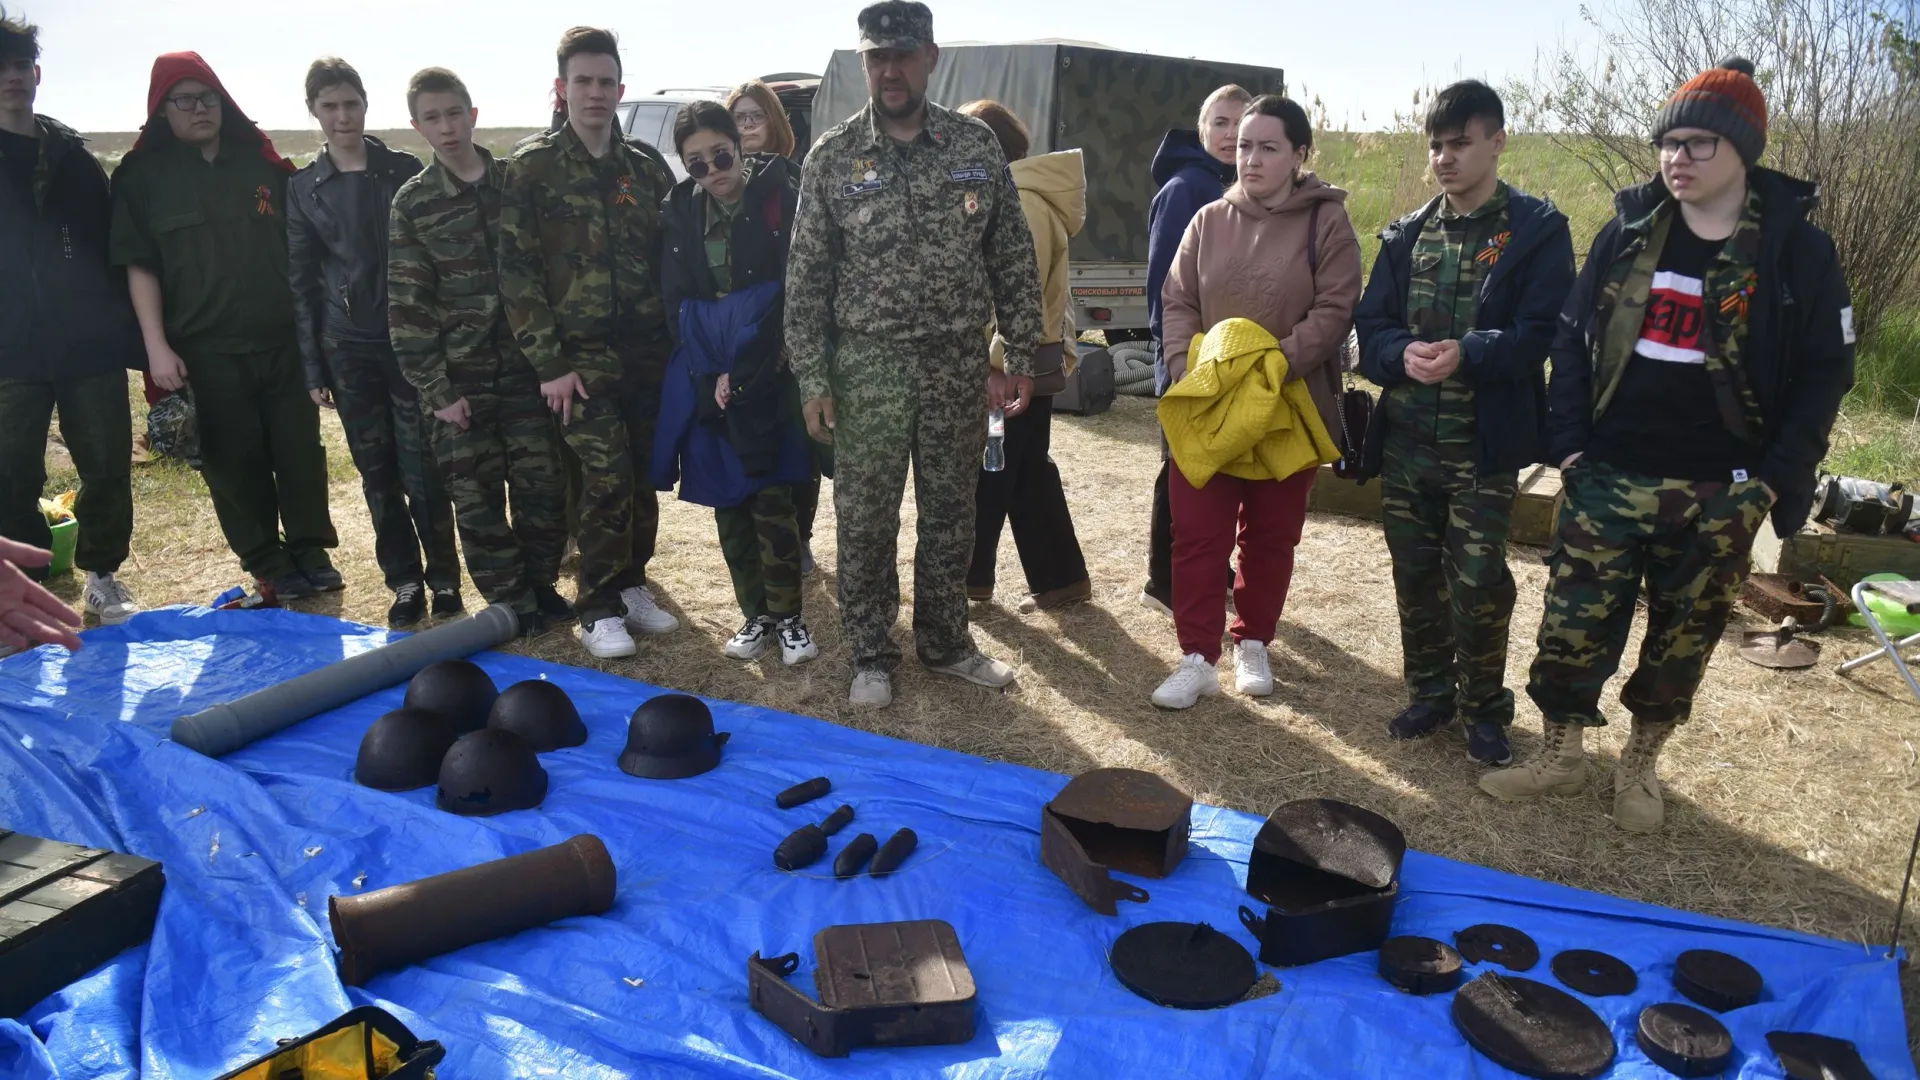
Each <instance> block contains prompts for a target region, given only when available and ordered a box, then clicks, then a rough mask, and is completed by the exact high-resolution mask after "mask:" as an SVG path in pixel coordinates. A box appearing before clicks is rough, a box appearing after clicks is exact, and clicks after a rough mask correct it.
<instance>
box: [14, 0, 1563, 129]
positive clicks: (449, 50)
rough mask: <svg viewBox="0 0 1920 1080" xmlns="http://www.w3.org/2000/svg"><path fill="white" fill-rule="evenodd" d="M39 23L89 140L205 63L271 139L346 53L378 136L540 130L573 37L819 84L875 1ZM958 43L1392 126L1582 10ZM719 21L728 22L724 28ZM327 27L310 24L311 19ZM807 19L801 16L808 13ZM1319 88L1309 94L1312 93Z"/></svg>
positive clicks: (641, 68)
mask: <svg viewBox="0 0 1920 1080" xmlns="http://www.w3.org/2000/svg"><path fill="white" fill-rule="evenodd" d="M0 3H4V4H5V6H6V7H7V8H8V9H9V10H10V11H11V12H12V13H13V14H15V15H17V16H25V17H26V18H27V19H29V20H30V21H32V22H35V23H37V24H38V25H39V26H40V28H41V37H40V40H41V48H42V57H41V66H42V71H43V75H42V82H41V87H40V96H39V100H38V103H37V105H36V109H37V111H39V112H42V113H45V114H47V115H50V116H53V117H55V118H57V119H59V120H61V121H63V122H65V123H67V124H69V125H71V126H72V127H74V128H77V129H78V130H80V131H89V132H92V131H98V132H105V131H130V130H132V129H134V128H137V127H139V125H140V121H141V119H142V116H141V113H142V110H143V109H144V108H145V104H146V96H147V77H148V72H149V71H150V70H151V68H152V64H153V58H154V56H156V55H157V54H159V53H163V52H170V51H174V50H180V49H193V50H195V51H197V52H199V53H200V55H202V56H203V57H205V58H206V59H207V62H208V63H209V64H211V65H212V66H213V69H214V71H215V72H217V73H218V74H219V75H220V78H221V80H222V81H223V82H224V83H225V84H226V86H227V89H228V91H229V92H230V93H232V95H233V96H234V99H235V100H236V101H237V102H238V103H239V105H240V107H241V108H242V109H244V110H245V111H246V112H247V113H248V114H249V115H251V116H252V117H253V118H254V119H255V120H256V121H257V122H259V123H261V124H262V125H263V126H265V127H268V128H275V129H282V130H286V129H294V130H297V129H300V128H311V129H314V130H316V132H317V125H315V124H314V122H313V121H312V119H311V118H310V117H308V115H307V113H306V108H305V102H304V100H303V98H304V93H303V90H302V81H303V78H304V76H305V74H306V68H307V64H308V63H309V62H311V61H312V60H313V59H314V58H315V57H318V56H323V55H327V54H337V55H339V56H342V57H345V58H346V59H347V60H348V61H349V62H350V63H352V64H353V65H354V67H355V68H357V69H358V70H359V71H360V74H361V76H362V78H363V79H364V80H365V81H366V84H367V93H368V97H369V99H370V102H369V104H370V109H369V113H368V117H367V124H368V127H370V128H375V129H378V128H396V127H404V126H406V122H407V115H406V96H405V91H406V83H407V77H408V76H409V75H411V74H412V73H413V72H414V71H416V70H418V69H420V68H423V67H429V66H433V65H440V66H444V67H449V68H452V69H453V70H454V71H456V72H458V73H459V74H460V76H461V78H463V79H464V80H465V81H466V83H467V85H468V87H469V88H470V89H471V90H472V92H473V95H474V103H475V104H476V105H477V106H479V108H480V124H481V126H483V127H489V126H491V127H523V126H535V125H540V124H544V123H545V121H546V118H547V92H548V90H549V89H550V88H551V86H552V83H553V49H554V45H555V43H556V42H557V41H558V39H559V36H560V32H561V31H562V30H564V29H566V28H567V27H569V26H573V25H576V24H583V23H584V24H588V25H595V26H605V27H609V28H611V29H613V30H614V31H616V32H617V33H618V34H619V35H620V42H621V51H622V59H623V60H624V62H625V65H626V85H627V93H628V94H629V95H639V94H646V93H651V92H652V91H654V90H656V89H659V88H661V87H668V86H713V85H729V84H733V83H738V82H740V81H743V80H745V79H747V78H752V77H755V76H759V75H766V74H771V73H773V72H782V71H806V72H813V73H816V74H817V73H819V72H820V71H821V70H823V69H824V68H825V66H826V62H827V58H828V57H829V56H830V55H831V54H832V51H833V50H834V49H836V48H849V47H851V46H852V45H853V44H854V40H855V28H854V17H855V15H856V14H857V13H858V12H859V9H860V7H861V6H862V4H861V3H860V2H859V0H854V2H846V0H824V2H820V0H813V2H809V0H782V2H779V3H774V2H770V0H732V3H730V4H727V5H713V4H710V3H704V2H703V3H687V4H666V3H659V2H655V0H641V2H635V0H627V2H623V3H611V2H606V0H565V2H554V0H544V2H541V0H534V2H529V0H440V2H435V3H418V2H415V0H325V2H322V3H300V2H298V0H296V2H294V3H286V2H284V0H282V2H262V0H0ZM930 6H931V7H932V8H933V14H934V30H935V33H936V35H937V36H938V37H939V38H941V39H943V40H946V41H960V40H971V41H1017V40H1026V39H1033V38H1074V39H1079V40H1085V41H1094V42H1098V43H1100V44H1103V45H1109V46H1112V47H1114V48H1119V49H1125V50H1129V51H1137V52H1149V53H1157V54H1160V55H1164V56H1191V57H1200V58H1204V59H1207V60H1215V61H1227V62H1237V63H1247V64H1261V65H1266V66H1274V67H1280V68H1282V69H1284V70H1285V71H1286V74H1287V82H1288V85H1289V87H1290V89H1291V90H1292V92H1293V93H1294V95H1295V96H1296V97H1303V98H1310V97H1318V98H1320V99H1321V101H1323V102H1324V103H1325V104H1326V106H1327V108H1328V110H1329V112H1330V116H1331V121H1332V124H1333V126H1334V127H1344V128H1348V129H1353V130H1367V129H1376V128H1379V127H1382V126H1385V125H1386V124H1387V123H1389V122H1390V121H1391V117H1392V113H1393V111H1394V110H1395V109H1396V108H1399V109H1406V108H1407V107H1409V106H1410V105H1411V103H1412V100H1413V94H1414V92H1415V90H1417V89H1419V88H1420V87H1423V86H1434V85H1440V84H1443V83H1446V82H1451V81H1452V80H1454V79H1456V78H1461V77H1465V76H1473V77H1478V78H1484V79H1488V80H1489V81H1492V82H1494V83H1495V84H1496V85H1498V84H1499V82H1500V81H1503V80H1505V79H1506V78H1508V77H1510V76H1514V75H1526V74H1529V73H1531V71H1532V70H1533V65H1534V61H1535V56H1536V54H1537V53H1538V52H1539V51H1541V50H1543V49H1551V48H1552V47H1553V46H1554V45H1556V44H1557V43H1558V42H1559V41H1561V40H1562V39H1563V38H1564V37H1566V36H1568V35H1573V36H1580V34H1581V31H1582V29H1583V28H1582V27H1581V25H1580V20H1579V6H1580V4H1579V0H1525V2H1514V0H1495V2H1494V3H1491V4H1489V5H1487V7H1486V8H1481V9H1475V10H1474V12H1473V18H1472V25H1471V28H1470V29H1465V30H1462V31H1458V32H1446V33H1433V32H1427V31H1426V30H1424V29H1423V28H1427V27H1432V26H1434V25H1436V24H1437V23H1438V21H1439V19H1438V13H1439V9H1436V8H1435V7H1434V6H1433V5H1432V4H1430V3H1415V2H1413V0H1364V2H1359V3H1355V2H1345V3H1342V2H1339V0H1333V2H1328V0H1313V2H1306V3H1302V2H1299V0H1281V2H1276V0H1213V2H1211V3H1201V4H1191V5H1186V4H1179V3H1169V2H1166V0H1160V2H1157V3H1146V2H1142V0H1048V2H1046V3H1035V2H1033V0H971V2H969V3H965V4H959V3H952V2H949V0H934V2H932V3H931V4H930ZM716 8H721V9H723V10H724V11H726V12H727V13H728V14H727V15H726V16H725V17H724V18H723V17H720V16H718V15H717V13H716ZM303 10H304V11H309V12H311V14H308V15H305V16H304V17H302V16H301V14H300V13H301V12H302V11H303ZM803 11H804V12H806V13H807V14H804V15H802V14H800V13H801V12H803ZM1303 86H1304V88H1305V93H1304V94H1303V93H1302V87H1303Z"/></svg>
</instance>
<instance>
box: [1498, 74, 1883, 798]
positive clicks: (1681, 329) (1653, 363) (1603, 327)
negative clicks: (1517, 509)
mask: <svg viewBox="0 0 1920 1080" xmlns="http://www.w3.org/2000/svg"><path fill="white" fill-rule="evenodd" d="M1653 134H1654V144H1655V146H1656V147H1657V148H1658V151H1659V158H1660V175H1659V176H1657V177H1655V178H1654V179H1652V180H1649V181H1647V182H1646V183H1644V184H1642V185H1640V186H1638V187H1635V188H1629V189H1627V190H1625V191H1622V192H1620V194H1619V195H1617V196H1616V197H1615V200H1614V205H1615V207H1616V209H1617V214H1616V216H1615V217H1614V219H1613V221H1612V222H1610V223H1609V224H1608V225H1607V226H1606V228H1604V229H1602V230H1601V231H1600V235H1599V236H1598V237H1596V238H1595V239H1594V242H1593V248H1592V250H1591V251H1590V252H1589V254H1588V256H1587V262H1586V266H1585V267H1584V269H1582V271H1581V273H1580V277H1579V280H1578V281H1577V282H1576V283H1575V285H1574V289H1573V294H1572V295H1571V296H1570V297H1569V298H1568V300H1567V304H1566V306H1565V308H1564V309H1563V310H1562V312H1561V315H1560V330H1559V334H1558V336H1557V337H1556V339H1555V341H1554V345H1553V350H1552V354H1551V358H1552V363H1553V378H1552V381H1551V384H1550V388H1549V391H1548V393H1549V401H1548V423H1547V427H1548V436H1547V437H1548V447H1549V455H1550V456H1549V460H1551V461H1553V462H1555V463H1557V464H1559V465H1560V468H1561V470H1562V472H1563V475H1564V480H1565V498H1566V502H1565V506H1564V507H1563V508H1562V510H1561V512H1560V527H1559V534H1558V536H1557V538H1556V540H1555V543H1554V547H1553V551H1552V566H1553V570H1552V577H1551V580H1550V581H1549V583H1548V586H1547V597H1546V612H1545V615H1544V617H1543V618H1542V620H1541V623H1540V637H1539V653H1538V655H1537V656H1536V657H1535V659H1534V662H1533V671H1532V676H1531V679H1530V680H1529V682H1528V686H1527V693H1528V694H1529V695H1530V696H1532V698H1533V700H1534V702H1535V703H1536V704H1538V705H1539V706H1540V711H1541V712H1542V713H1543V714H1544V716H1545V721H1546V732H1545V739H1544V741H1543V745H1542V746H1541V748H1540V751H1539V753H1538V754H1537V755H1536V756H1534V757H1533V758H1532V759H1531V760H1529V761H1527V762H1526V763H1524V764H1521V765H1517V766H1515V767H1513V768H1510V769H1504V770H1501V771H1499V772H1495V773H1490V774H1488V775H1487V776H1485V777H1483V778H1482V779H1481V781H1480V787H1481V788H1482V789H1483V790H1485V791H1486V792H1487V793H1488V794H1490V795H1493V796H1495V797H1496V798H1500V799H1504V800H1508V801H1517V800H1520V799H1526V798H1532V797H1534V796H1538V795H1545V794H1571V793H1573V792H1576V791H1578V790H1579V789H1580V788H1581V787H1582V786H1583V784H1584V783H1585V781H1586V760H1585V752H1584V749H1583V747H1582V745H1581V744H1582V736H1583V735H1584V734H1585V730H1586V729H1587V728H1588V727H1597V726H1600V725H1602V724H1604V723H1606V720H1605V719H1604V718H1603V717H1602V716H1601V714H1600V691H1601V688H1602V686H1603V685H1604V684H1605V683H1606V681H1607V679H1608V678H1609V677H1611V676H1612V675H1613V673H1614V671H1615V670H1616V669H1618V667H1619V664H1620V657H1621V654H1622V653H1623V652H1624V651H1625V649H1626V642H1627V634H1628V631H1629V630H1630V629H1631V628H1632V623H1633V613H1634V602H1635V599H1636V597H1637V596H1638V594H1639V591H1640V586H1641V581H1642V580H1643V579H1644V580H1645V582H1646V595H1647V631H1646V640H1645V641H1644V642H1643V643H1642V645H1641V648H1640V661H1639V665H1638V666H1637V667H1636V669H1635V670H1634V673H1633V675H1632V677H1631V678H1629V679H1628V680H1627V684H1626V686H1625V688H1624V689H1622V690H1621V692H1620V702H1621V704H1623V705H1625V706H1626V708H1627V712H1628V713H1629V714H1630V715H1631V717H1632V720H1633V730H1632V733H1631V735H1630V736H1629V738H1628V740H1627V745H1626V748H1625V749H1624V750H1623V751H1622V752H1621V755H1620V764H1619V766H1618V767H1617V768H1616V769H1615V770H1614V783H1613V820H1614V824H1616V825H1618V826H1619V827H1620V828H1622V829H1625V830H1627V831H1629V832H1641V833H1645V832H1653V831H1655V830H1657V829H1658V828H1660V825H1661V823H1662V821H1663V820H1664V817H1665V810H1664V805H1663V802H1662V799H1661V791H1660V782H1659V779H1658V777H1657V776H1656V775H1655V764H1656V762H1657V761H1658V758H1659V755H1660V751H1661V748H1662V747H1663V746H1664V745H1665V743H1666V741H1667V739H1668V738H1669V737H1670V736H1671V735H1672V734H1673V731H1674V728H1675V726H1676V725H1678V724H1680V723H1682V722H1684V721H1685V720H1686V719H1687V716H1688V714H1689V713H1690V712H1691V711H1692V708H1693V696H1694V692H1695V691H1696V690H1697V689H1698V688H1699V685H1700V680H1701V677H1702V676H1703V675H1704V674H1705V671H1706V666H1707V661H1708V660H1709V659H1710V658H1711V657H1712V655H1713V649H1714V646H1715V645H1717V644H1718V643H1719V640H1720V635H1721V633H1722V631H1724V630H1725V629H1726V624H1727V618H1728V615H1729V613H1730V612H1731V611H1732V608H1733V601H1734V597H1735V596H1736V595H1737V594H1738V592H1739V589H1740V583H1741V582H1742V580H1744V579H1745V577H1746V574H1747V553H1748V550H1749V549H1750V548H1751V547H1752V545H1753V540H1754V536H1755V534H1756V533H1757V532H1758V531H1759V529H1760V524H1761V522H1762V521H1764V520H1765V519H1766V518H1767V516H1768V515H1769V514H1771V515H1772V517H1773V528H1774V531H1775V532H1776V533H1778V534H1779V535H1780V536H1782V537H1785V536H1790V535H1792V534H1793V533H1794V532H1795V531H1796V530H1798V529H1799V528H1800V526H1801V525H1802V524H1803V523H1805V521H1806V519H1807V513H1808V511H1809V509H1810V508H1811V506H1812V503H1813V486H1814V477H1815V470H1816V469H1817V468H1818V467H1819V464H1820V460H1821V458H1823V457H1824V456H1825V455H1826V451H1827V435H1828V432H1829V431H1830V430H1831V428H1832V427H1833V420H1834V416H1835V414H1836V413H1837V412H1838V411H1839V407H1840V399H1841V397H1842V396H1843V395H1844V394H1845V393H1846V392H1847V389H1848V388H1849V387H1850V386H1852V385H1853V338H1854V335H1853V308H1852V307H1851V306H1850V303H1849V301H1848V298H1847V286H1846V279H1845V278H1844V277H1843V276H1842V274H1841V270H1840V264H1839V260H1838V258H1837V257H1836V255H1835V251H1834V245H1833V240H1832V239H1831V238H1830V237H1828V235H1827V234H1826V233H1824V232H1822V231H1821V230H1820V229H1819V228H1817V227H1815V226H1814V225H1813V224H1811V223H1810V222H1808V221H1807V214H1808V212H1809V211H1810V210H1811V209H1812V208H1813V206H1814V203H1815V200H1816V197H1817V193H1818V189H1817V188H1816V187H1815V186H1814V185H1812V184H1809V183H1806V182H1804V181H1801V180H1795V179H1792V178H1789V177H1786V176H1783V175H1781V174H1780V173H1777V172H1774V171H1772V170H1770V169H1763V168H1759V167H1758V165H1757V162H1758V161H1759V159H1760V154H1761V152H1762V151H1763V150H1764V149H1765V148H1766V139H1767V103H1766V99H1765V97H1764V96H1763V95H1762V94H1761V91H1760V87H1759V86H1758V84H1756V83H1755V81H1754V79H1753V65H1752V64H1751V63H1750V62H1748V61H1746V60H1743V59H1739V58H1735V59H1731V60H1728V61H1726V62H1724V63H1723V64H1721V65H1720V66H1719V67H1717V68H1713V69H1711V70H1709V71H1706V72H1703V73H1702V74H1700V75H1698V76H1695V77H1694V78H1693V79H1691V80H1689V81H1688V82H1687V83H1686V84H1685V85H1684V86H1682V87H1680V89H1679V90H1677V91H1675V92H1674V95H1673V96H1672V97H1671V98H1670V99H1668V101H1667V104H1666V106H1665V107H1664V108H1663V109H1661V111H1660V115H1659V117H1658V118H1657V120H1656V121H1655V124H1654V132H1653Z"/></svg>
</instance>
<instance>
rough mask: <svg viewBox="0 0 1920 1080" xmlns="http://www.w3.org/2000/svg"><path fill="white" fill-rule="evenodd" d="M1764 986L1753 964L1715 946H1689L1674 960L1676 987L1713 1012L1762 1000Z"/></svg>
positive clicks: (1743, 1006)
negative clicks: (1693, 947)
mask: <svg viewBox="0 0 1920 1080" xmlns="http://www.w3.org/2000/svg"><path fill="white" fill-rule="evenodd" d="M1762 985H1763V984H1762V982H1761V979H1760V973H1759V972H1758V971H1755V970H1754V969H1753V965H1752V964H1749V963H1747V962H1746V961H1745V960H1742V959H1740V958H1739V957H1737V956H1729V955H1727V954H1726V953H1723V952H1715V951H1714V950H1712V949H1690V950H1688V951H1686V952H1683V953H1681V954H1680V958H1679V959H1678V960H1676V961H1674V963H1673V988H1674V989H1675V990H1678V991H1680V993H1681V994H1683V995H1685V996H1686V998H1687V1000H1688V1001H1691V1002H1693V1003H1694V1004H1696V1005H1701V1006H1704V1007H1706V1008H1709V1009H1712V1010H1713V1011H1714V1012H1730V1011H1732V1010H1734V1009H1744V1008H1746V1007H1747V1006H1749V1005H1752V1004H1754V1003H1755V1002H1757V1001H1759V1000H1760V990H1761V987H1762Z"/></svg>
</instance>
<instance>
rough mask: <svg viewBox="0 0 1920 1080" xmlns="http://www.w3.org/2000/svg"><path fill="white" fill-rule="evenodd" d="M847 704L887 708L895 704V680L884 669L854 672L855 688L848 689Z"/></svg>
mask: <svg viewBox="0 0 1920 1080" xmlns="http://www.w3.org/2000/svg"><path fill="white" fill-rule="evenodd" d="M847 704H849V705H870V706H872V707H873V708H876V709H884V708H886V707H887V706H889V705H891V704H893V680H892V679H890V678H888V677H887V673H886V672H884V671H856V672H854V674H853V689H851V690H849V691H847Z"/></svg>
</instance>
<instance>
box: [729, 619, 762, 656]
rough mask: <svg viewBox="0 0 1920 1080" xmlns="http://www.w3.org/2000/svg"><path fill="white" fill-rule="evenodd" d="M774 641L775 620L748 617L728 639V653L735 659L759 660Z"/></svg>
mask: <svg viewBox="0 0 1920 1080" xmlns="http://www.w3.org/2000/svg"><path fill="white" fill-rule="evenodd" d="M772 641H773V620H771V619H748V620H747V624H746V625H745V626H742V627H741V628H740V631H739V632H738V633H736V634H734V635H733V636H732V637H730V638H728V639H727V655H728V656H731V657H733V658H734V659H735V660H758V659H759V658H760V654H761V653H763V652H766V651H767V646H768V645H769V644H770V643H771V642H772Z"/></svg>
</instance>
